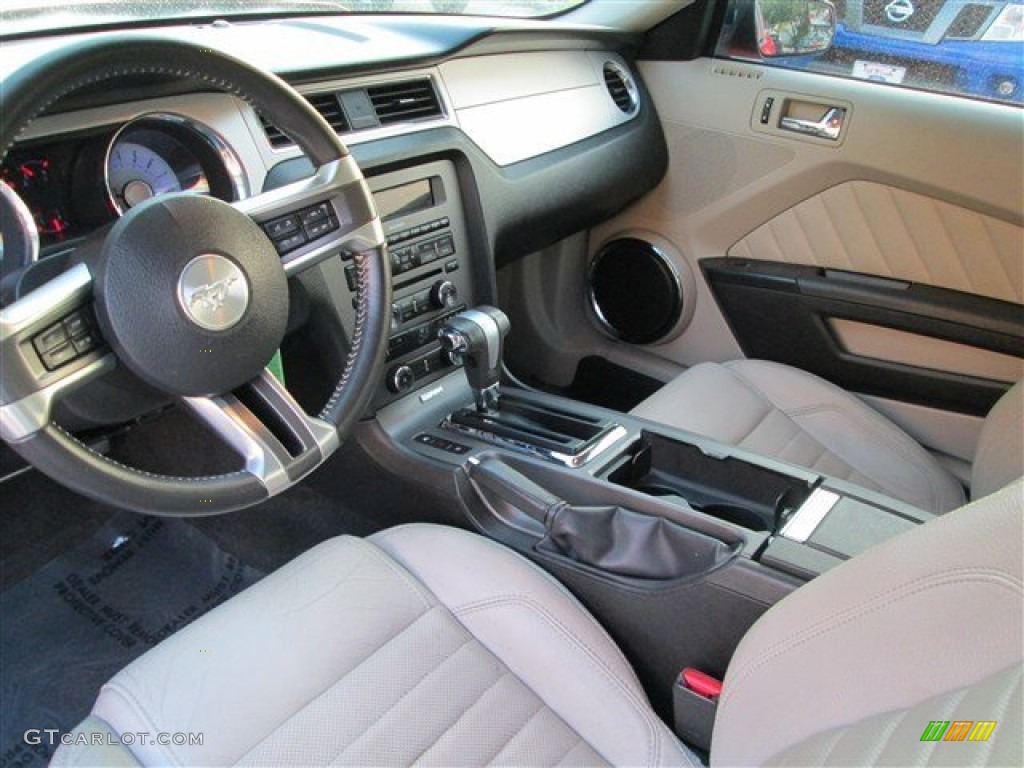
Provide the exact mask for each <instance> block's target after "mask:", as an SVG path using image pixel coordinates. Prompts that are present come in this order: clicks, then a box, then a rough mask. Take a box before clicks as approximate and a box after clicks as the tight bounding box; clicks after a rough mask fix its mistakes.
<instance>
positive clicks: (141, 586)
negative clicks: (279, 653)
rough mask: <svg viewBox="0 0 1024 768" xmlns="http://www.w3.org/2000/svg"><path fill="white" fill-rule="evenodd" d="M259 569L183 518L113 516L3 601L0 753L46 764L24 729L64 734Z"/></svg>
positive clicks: (44, 753) (43, 748) (0, 596)
mask: <svg viewBox="0 0 1024 768" xmlns="http://www.w3.org/2000/svg"><path fill="white" fill-rule="evenodd" d="M262 575H263V574H262V571H259V570H256V569H254V568H252V567H249V566H248V565H245V564H243V563H242V562H240V561H239V560H238V558H236V557H235V556H234V555H232V554H229V553H227V552H225V551H224V550H222V549H221V548H220V547H218V546H217V544H216V543H215V542H214V541H213V539H211V538H210V537H209V536H207V535H205V534H203V533H202V532H201V531H199V530H198V529H197V528H196V527H195V526H193V525H190V524H189V523H187V522H185V521H182V520H168V519H159V518H153V517H145V516H141V515H135V514H131V513H128V512H123V513H118V514H115V515H114V516H113V517H112V518H111V519H110V520H109V521H107V522H106V523H104V524H102V525H100V526H99V527H98V528H97V529H96V530H95V531H94V532H93V533H92V535H90V536H89V537H88V538H86V539H84V540H83V541H81V542H80V543H79V544H78V545H77V546H75V547H74V548H72V549H70V550H68V551H66V552H64V553H62V554H60V555H58V556H57V557H56V558H55V559H53V560H52V561H50V562H49V563H48V564H46V565H45V566H43V567H42V568H40V569H39V570H37V571H36V572H35V573H33V574H32V575H30V576H28V577H27V578H25V579H23V580H21V581H20V582H18V583H17V584H15V585H14V586H12V587H10V588H8V589H6V590H4V591H3V592H2V593H0V615H2V616H3V621H2V623H0V660H2V665H3V679H2V686H0V713H2V714H0V755H3V764H4V765H19V766H28V765H44V764H45V763H46V760H47V759H48V757H49V753H50V751H51V749H52V748H50V747H48V746H47V745H45V744H44V745H38V746H32V745H29V744H26V743H25V739H24V733H25V731H26V729H30V728H38V729H46V728H56V729H58V730H59V731H61V732H64V731H68V730H69V729H71V728H72V727H73V726H74V725H75V724H77V723H78V722H79V721H80V720H81V719H82V718H83V717H85V715H86V714H88V712H89V709H90V707H91V706H92V703H93V701H94V699H95V698H96V694H97V692H98V691H99V689H100V686H101V685H103V683H105V682H106V681H107V680H108V679H110V678H111V677H112V676H113V675H114V673H116V672H117V671H118V670H120V669H121V668H122V667H124V666H125V665H126V664H127V663H128V662H130V661H131V660H132V659H134V658H136V657H137V656H139V655H141V654H142V653H143V652H145V651H146V650H147V649H149V648H151V647H152V646H153V645H155V644H156V643H158V642H159V641H160V640H161V639H163V638H164V637H167V636H168V635H170V634H171V633H173V632H175V631H176V630H178V629H180V628H181V627H183V626H185V625H186V624H188V623H189V622H191V621H193V620H194V619H196V618H198V617H199V616H201V615H202V614H203V613H205V612H206V611H208V610H210V609H211V608H213V607H214V606H216V605H218V604H219V603H221V602H223V601H224V600H226V599H227V598H229V597H231V596H232V595H234V594H236V593H237V592H240V591H241V590H243V589H245V588H246V587H247V586H249V585H250V584H252V583H254V582H255V581H257V580H258V579H259V578H260V577H261V576H262Z"/></svg>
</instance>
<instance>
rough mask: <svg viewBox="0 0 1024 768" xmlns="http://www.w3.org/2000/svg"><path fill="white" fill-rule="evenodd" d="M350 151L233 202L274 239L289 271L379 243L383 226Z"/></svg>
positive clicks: (295, 270) (308, 266) (371, 248)
mask: <svg viewBox="0 0 1024 768" xmlns="http://www.w3.org/2000/svg"><path fill="white" fill-rule="evenodd" d="M372 199H373V198H372V196H371V195H370V192H369V189H368V188H367V186H366V182H365V181H364V180H363V178H362V174H361V173H360V172H359V168H358V166H357V165H356V163H355V160H353V159H352V156H351V155H346V156H345V157H342V158H339V159H338V160H333V161H331V162H328V163H325V164H323V165H322V166H320V167H319V168H318V169H317V171H316V173H314V174H313V175H312V176H310V177H309V178H306V179H302V180H301V181H295V182H292V183H291V184H287V185H285V186H283V187H279V188H277V189H274V190H271V191H269V192H264V193H263V194H260V195H257V196H255V197H250V198H248V199H246V200H242V201H239V202H237V203H235V207H236V208H237V209H238V210H240V211H241V212H243V213H245V214H246V215H247V216H249V217H250V218H252V219H253V221H255V222H256V223H257V224H259V225H260V226H261V227H262V228H263V230H264V232H266V233H267V235H268V236H269V237H270V239H271V240H272V241H273V243H274V246H275V247H276V248H277V251H278V253H280V254H281V260H282V263H283V265H284V270H285V274H287V275H289V276H291V275H295V274H298V273H299V272H302V271H303V270H306V269H309V268H310V267H313V266H315V265H316V264H319V263H320V262H321V261H324V260H325V259H328V258H331V257H334V256H337V255H338V254H353V253H362V252H364V251H369V250H373V249H375V248H380V247H381V246H383V244H384V242H385V238H384V230H383V228H382V226H381V223H380V220H379V219H378V218H377V216H376V212H375V211H374V210H373V207H372V202H371V201H372Z"/></svg>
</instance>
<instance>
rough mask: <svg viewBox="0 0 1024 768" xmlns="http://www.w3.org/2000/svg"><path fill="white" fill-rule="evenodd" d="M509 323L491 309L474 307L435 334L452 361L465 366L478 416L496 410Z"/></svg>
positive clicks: (501, 314) (446, 321)
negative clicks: (502, 354) (502, 357)
mask: <svg viewBox="0 0 1024 768" xmlns="http://www.w3.org/2000/svg"><path fill="white" fill-rule="evenodd" d="M510 327H511V323H509V319H508V315H506V314H505V313H504V312H502V311H501V310H500V309H496V308H495V307H486V306H483V307H477V308H476V309H468V310H466V311H465V312H460V313H459V314H457V315H455V316H454V317H451V318H449V319H448V320H445V322H444V323H443V324H442V325H441V327H440V328H439V329H438V331H437V337H438V338H439V339H440V340H441V346H442V347H444V349H445V350H447V351H448V352H449V353H450V354H451V355H452V358H453V360H457V359H458V358H461V359H462V361H463V362H464V363H465V371H466V378H467V379H468V380H469V386H470V388H471V389H472V390H473V399H474V400H475V401H476V409H477V411H479V412H480V413H487V412H488V411H491V410H497V407H498V381H499V379H500V378H501V353H502V344H503V341H504V339H505V336H506V335H507V334H508V331H509V328H510Z"/></svg>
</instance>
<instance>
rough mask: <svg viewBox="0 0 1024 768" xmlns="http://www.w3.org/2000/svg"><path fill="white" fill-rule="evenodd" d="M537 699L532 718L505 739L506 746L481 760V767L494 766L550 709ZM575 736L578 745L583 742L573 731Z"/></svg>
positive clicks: (527, 719)
mask: <svg viewBox="0 0 1024 768" xmlns="http://www.w3.org/2000/svg"><path fill="white" fill-rule="evenodd" d="M536 698H537V708H536V709H535V710H534V711H533V712H531V713H530V716H529V717H527V718H526V719H525V720H524V721H523V722H522V724H521V725H520V726H519V727H518V728H516V730H515V731H514V732H513V733H511V734H509V737H508V738H507V739H505V743H504V744H502V745H501V746H499V747H498V749H497V750H496V751H495V752H493V753H491V755H489V756H488V758H487V759H486V760H481V761H480V765H493V764H494V763H495V762H497V760H498V758H499V757H501V755H502V754H504V753H505V750H507V749H508V747H509V744H511V743H512V742H513V741H515V739H516V737H517V736H518V735H519V734H521V733H522V732H523V731H524V730H526V726H528V725H529V724H530V723H532V722H533V721H534V720H536V719H537V716H538V715H540V714H541V713H542V712H544V711H546V710H547V708H548V707H547V705H546V704H545V703H544V700H543V699H541V698H540V696H537V697H536ZM559 720H561V718H559ZM573 735H575V736H576V743H577V744H579V743H580V742H581V741H582V739H580V737H579V734H577V733H575V731H573Z"/></svg>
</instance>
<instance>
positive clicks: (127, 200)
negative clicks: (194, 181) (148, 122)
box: [107, 141, 181, 211]
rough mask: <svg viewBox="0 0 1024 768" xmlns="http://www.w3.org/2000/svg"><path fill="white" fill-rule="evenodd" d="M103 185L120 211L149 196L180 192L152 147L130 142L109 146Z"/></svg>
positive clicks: (168, 165)
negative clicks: (105, 177)
mask: <svg viewBox="0 0 1024 768" xmlns="http://www.w3.org/2000/svg"><path fill="white" fill-rule="evenodd" d="M107 184H108V185H109V186H110V193H111V195H113V197H114V200H115V202H116V204H117V206H118V207H119V208H120V209H121V210H122V211H126V210H128V209H129V208H132V207H134V206H136V205H138V204H139V203H141V202H142V201H144V200H148V199H149V198H151V197H155V196H157V195H162V194H165V193H167V192H180V191H181V181H180V180H179V179H178V176H177V174H176V173H175V172H174V169H173V168H171V166H170V164H169V163H168V162H167V161H166V160H164V159H163V158H162V157H161V156H160V155H158V154H157V153H156V152H154V151H153V150H152V149H150V148H148V147H144V146H142V145H141V144H136V143H135V142H131V141H119V142H117V143H116V144H114V146H113V147H111V149H110V158H109V160H108V161H107Z"/></svg>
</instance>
